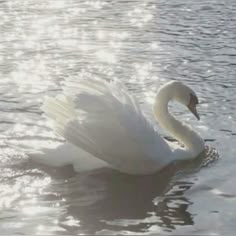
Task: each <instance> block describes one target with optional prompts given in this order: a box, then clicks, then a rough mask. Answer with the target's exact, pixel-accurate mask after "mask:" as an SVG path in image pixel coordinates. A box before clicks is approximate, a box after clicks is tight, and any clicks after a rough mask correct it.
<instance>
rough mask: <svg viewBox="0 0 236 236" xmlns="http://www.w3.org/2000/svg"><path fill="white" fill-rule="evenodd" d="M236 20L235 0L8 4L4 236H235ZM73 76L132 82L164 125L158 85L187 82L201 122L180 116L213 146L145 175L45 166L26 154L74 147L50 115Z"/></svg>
mask: <svg viewBox="0 0 236 236" xmlns="http://www.w3.org/2000/svg"><path fill="white" fill-rule="evenodd" d="M235 11H236V4H235V1H234V0H227V1H224V2H222V1H219V0H214V1H210V2H206V1H203V0H200V1H184V0H173V1H163V0H158V1H151V0H148V1H139V0H134V1H131V0H130V1H99V0H96V1H87V0H85V1H75V0H69V1H65V0H57V1H53V0H42V1H36V0H24V1H17V0H6V1H1V2H0V17H1V21H0V33H1V43H0V78H1V79H0V94H1V99H0V114H1V116H0V118H1V126H0V129H1V133H0V146H1V152H0V157H1V159H0V160H1V161H0V172H1V175H0V210H1V211H0V212H1V213H0V217H1V221H0V230H1V233H2V234H4V235H13V234H26V235H45V234H51V235H68V234H71V235H78V234H95V233H97V234H141V235H142V234H157V233H162V234H163V233H165V234H179V235H192V234H204V235H222V234H224V235H234V232H235V220H236V216H235V210H236V208H235V199H236V190H235V187H234V183H235V180H236V179H235V174H234V173H235V168H236V162H235V154H236V149H235V145H234V144H235V141H236V140H235V137H236V118H235V105H236V102H235V101H236V93H235V89H236V83H235V77H236V73H235V63H236V57H235V56H236V45H235V32H236V29H235V20H236V14H235ZM68 77H74V78H78V80H79V79H81V78H85V79H86V78H87V79H89V78H101V79H105V80H109V79H111V78H116V79H119V80H122V82H123V83H124V84H125V85H126V86H127V88H128V89H129V91H130V93H132V94H133V95H134V96H135V97H136V98H137V99H138V101H139V102H140V104H141V106H142V108H143V109H144V112H145V114H146V115H147V117H148V118H149V119H150V120H153V121H154V118H153V116H152V113H151V112H152V109H151V106H152V104H153V99H154V97H155V94H156V91H157V89H158V87H159V86H161V85H162V84H164V83H165V82H167V81H169V80H171V79H175V80H179V81H183V82H185V83H187V84H188V85H190V86H191V87H192V88H193V89H194V90H195V91H196V93H197V94H198V96H199V98H200V105H199V113H200V115H201V121H200V122H197V121H195V119H194V118H193V117H192V115H191V114H190V113H188V112H187V110H186V109H184V108H183V107H180V106H178V105H177V104H171V107H170V109H171V111H173V112H174V113H175V115H176V116H177V118H178V119H181V120H184V121H185V122H187V123H190V124H191V125H192V126H193V127H194V129H196V130H197V131H198V132H199V133H200V134H201V136H202V137H203V138H204V139H205V141H206V145H208V146H210V148H208V149H206V153H205V156H204V157H201V158H200V159H199V160H196V161H193V162H191V163H186V164H183V165H181V166H178V165H173V166H170V167H168V168H167V169H165V170H163V171H162V172H160V173H157V174H156V175H154V176H143V177H130V176H126V175H122V174H119V173H116V172H114V171H111V170H98V171H96V172H89V173H83V174H76V173H75V172H73V170H72V168H71V167H69V166H66V167H64V168H51V167H47V166H43V165H40V164H37V163H34V162H32V161H30V160H29V158H28V156H27V155H26V153H25V152H24V151H22V150H21V149H19V148H16V147H21V148H25V147H26V146H30V147H31V149H32V150H33V149H37V150H40V149H41V148H43V147H49V146H50V147H56V146H57V145H58V144H59V143H61V142H62V139H61V138H60V137H58V136H56V135H55V134H54V133H53V131H52V130H51V129H50V124H49V122H48V121H46V119H45V117H44V116H42V111H41V110H40V107H41V105H42V101H43V98H44V96H45V95H56V94H58V93H59V92H60V91H61V86H62V84H63V81H64V79H65V78H68ZM154 122H155V121H154ZM156 128H157V129H158V130H159V132H160V133H162V134H163V135H164V136H167V135H169V134H166V133H165V131H163V130H161V128H160V127H159V126H158V124H156ZM218 154H219V155H220V158H219V159H218Z"/></svg>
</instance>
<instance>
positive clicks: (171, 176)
mask: <svg viewBox="0 0 236 236" xmlns="http://www.w3.org/2000/svg"><path fill="white" fill-rule="evenodd" d="M208 159H209V158H208V157H207V158H206V155H205V154H203V155H202V156H201V157H199V158H197V159H196V160H194V161H191V162H190V161H188V162H185V163H175V164H173V165H170V166H168V167H166V168H165V169H163V170H162V171H161V172H159V173H157V174H155V175H149V176H131V175H125V174H121V173H118V172H116V171H113V170H110V169H100V170H97V171H93V172H90V173H86V174H75V173H73V171H72V169H71V168H70V167H66V168H62V169H60V170H59V169H57V170H56V171H55V172H54V173H53V174H52V173H51V177H52V181H53V182H54V184H52V185H50V186H49V188H50V191H51V192H52V191H53V192H54V193H55V194H54V196H55V199H53V201H54V202H55V201H58V202H62V199H64V206H65V212H64V214H62V215H60V217H59V219H58V226H59V227H60V228H63V229H65V230H66V232H67V233H71V234H75V233H88V234H94V233H95V232H100V233H102V234H107V233H112V232H116V233H117V232H118V231H120V232H121V231H124V230H127V229H128V230H129V232H152V231H153V232H157V231H159V232H163V231H172V230H173V229H175V228H176V227H177V226H178V225H193V224H194V221H193V217H192V215H191V214H190V213H189V212H188V207H189V205H190V204H191V201H189V200H188V199H187V198H186V197H185V196H184V193H185V191H187V190H188V189H190V188H191V186H192V184H193V182H191V181H186V180H183V179H182V178H181V176H183V175H186V173H188V172H191V173H192V172H193V171H196V170H198V169H199V168H201V166H202V165H205V164H204V163H206V160H208ZM48 171H50V170H49V169H48ZM50 172H51V171H50ZM183 172H184V174H183ZM65 179H66V181H65V182H64V183H63V184H62V181H64V180H65ZM44 197H45V198H46V199H44V201H47V200H48V199H47V195H44ZM50 197H51V196H50ZM50 200H52V199H50Z"/></svg>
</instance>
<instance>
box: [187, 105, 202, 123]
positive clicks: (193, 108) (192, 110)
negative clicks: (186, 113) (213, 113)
mask: <svg viewBox="0 0 236 236" xmlns="http://www.w3.org/2000/svg"><path fill="white" fill-rule="evenodd" d="M188 109H189V110H190V111H191V112H192V113H193V114H194V116H195V117H196V118H197V119H198V120H200V116H199V115H198V112H197V108H196V105H194V106H189V105H188Z"/></svg>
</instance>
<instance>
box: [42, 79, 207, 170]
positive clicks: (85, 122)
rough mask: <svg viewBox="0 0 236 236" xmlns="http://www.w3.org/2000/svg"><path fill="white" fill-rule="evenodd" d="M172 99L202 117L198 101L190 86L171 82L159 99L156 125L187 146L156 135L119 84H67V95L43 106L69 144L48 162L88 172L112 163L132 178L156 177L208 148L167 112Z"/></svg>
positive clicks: (161, 91) (159, 94)
mask: <svg viewBox="0 0 236 236" xmlns="http://www.w3.org/2000/svg"><path fill="white" fill-rule="evenodd" d="M170 100H176V101H178V102H180V103H182V104H184V105H186V106H187V107H188V108H189V110H190V111H191V112H192V113H193V114H194V115H195V116H196V117H197V118H198V119H199V116H198V113H197V110H196V105H197V104H198V98H197V96H196V94H195V93H194V91H193V90H192V89H191V88H189V87H188V86H186V85H184V84H183V83H181V82H177V81H172V82H169V83H167V84H165V85H164V86H162V87H161V88H160V89H159V92H158V94H157V96H156V99H155V104H154V109H153V111H154V115H155V117H156V119H157V121H158V122H159V124H160V125H161V127H162V128H163V129H165V130H167V131H168V132H169V133H171V134H172V135H173V137H175V138H176V139H177V140H178V141H179V142H181V143H182V144H183V145H184V146H183V147H181V146H173V145H171V143H169V142H168V141H167V140H165V139H164V138H162V137H161V136H160V135H159V134H158V133H157V132H156V131H155V129H154V127H153V124H152V123H151V122H150V121H148V120H147V119H146V118H145V116H144V115H143V113H142V111H141V110H140V106H139V105H138V104H137V102H136V101H135V99H134V98H133V97H132V96H131V95H129V94H128V92H127V91H126V89H125V88H124V86H123V85H122V84H121V83H120V82H118V81H112V82H106V81H103V80H96V79H89V80H80V81H66V82H65V87H64V93H63V94H61V95H58V96H57V97H56V98H50V97H47V98H46V99H45V101H44V104H43V106H42V110H43V111H44V112H45V114H46V116H48V117H49V118H51V119H52V120H53V123H54V131H55V132H56V133H57V134H59V135H61V136H62V137H64V138H65V140H66V141H67V143H65V144H64V145H62V147H61V148H60V147H59V149H58V151H57V154H61V153H62V154H61V155H60V156H61V158H60V160H59V159H58V163H57V160H56V158H57V157H55V159H52V160H51V161H48V162H50V164H51V165H56V166H57V165H63V164H69V163H70V164H73V166H74V167H75V170H77V171H80V166H81V169H86V170H88V169H93V168H99V167H102V166H106V165H109V166H110V167H111V168H114V169H116V170H118V171H120V172H124V173H128V174H151V173H154V172H157V171H159V170H160V169H162V168H163V167H165V166H166V165H168V164H169V163H171V162H172V161H175V160H186V159H191V158H194V157H196V156H198V155H199V154H200V153H201V152H202V151H203V150H204V141H203V139H202V138H201V137H200V136H199V135H198V134H197V133H196V132H194V131H193V130H192V129H191V128H190V127H188V126H186V125H184V124H183V123H181V122H180V121H178V120H176V119H175V118H174V117H173V116H172V115H171V114H170V113H169V112H168V102H169V101H170ZM73 149H74V150H73ZM63 150H66V151H64V153H63ZM69 150H72V152H73V153H68V152H67V151H69ZM62 155H64V160H63V161H62V160H61V159H63V157H62ZM38 157H39V159H40V155H38ZM47 158H50V156H47ZM53 162H54V163H53ZM83 166H85V168H83Z"/></svg>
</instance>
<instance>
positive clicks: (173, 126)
mask: <svg viewBox="0 0 236 236" xmlns="http://www.w3.org/2000/svg"><path fill="white" fill-rule="evenodd" d="M173 94H174V91H172V88H171V87H168V86H166V87H163V88H162V89H160V91H159V92H158V94H157V97H156V102H155V104H154V115H155V117H156V119H157V120H158V122H159V124H160V126H161V127H162V128H163V129H165V130H167V131H168V132H169V133H171V135H172V136H173V137H174V138H176V139H177V140H178V141H179V142H181V143H182V144H184V148H180V149H176V150H174V156H173V157H174V159H191V158H193V157H196V156H197V155H199V154H200V153H201V152H202V151H203V150H204V141H203V140H202V138H201V137H200V136H199V135H198V134H197V133H196V132H195V131H193V130H192V129H191V127H189V126H187V125H185V124H183V123H182V122H180V121H178V120H176V119H175V118H174V117H173V116H172V115H171V114H170V113H169V111H168V103H169V101H170V100H173V99H174V98H173Z"/></svg>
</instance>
